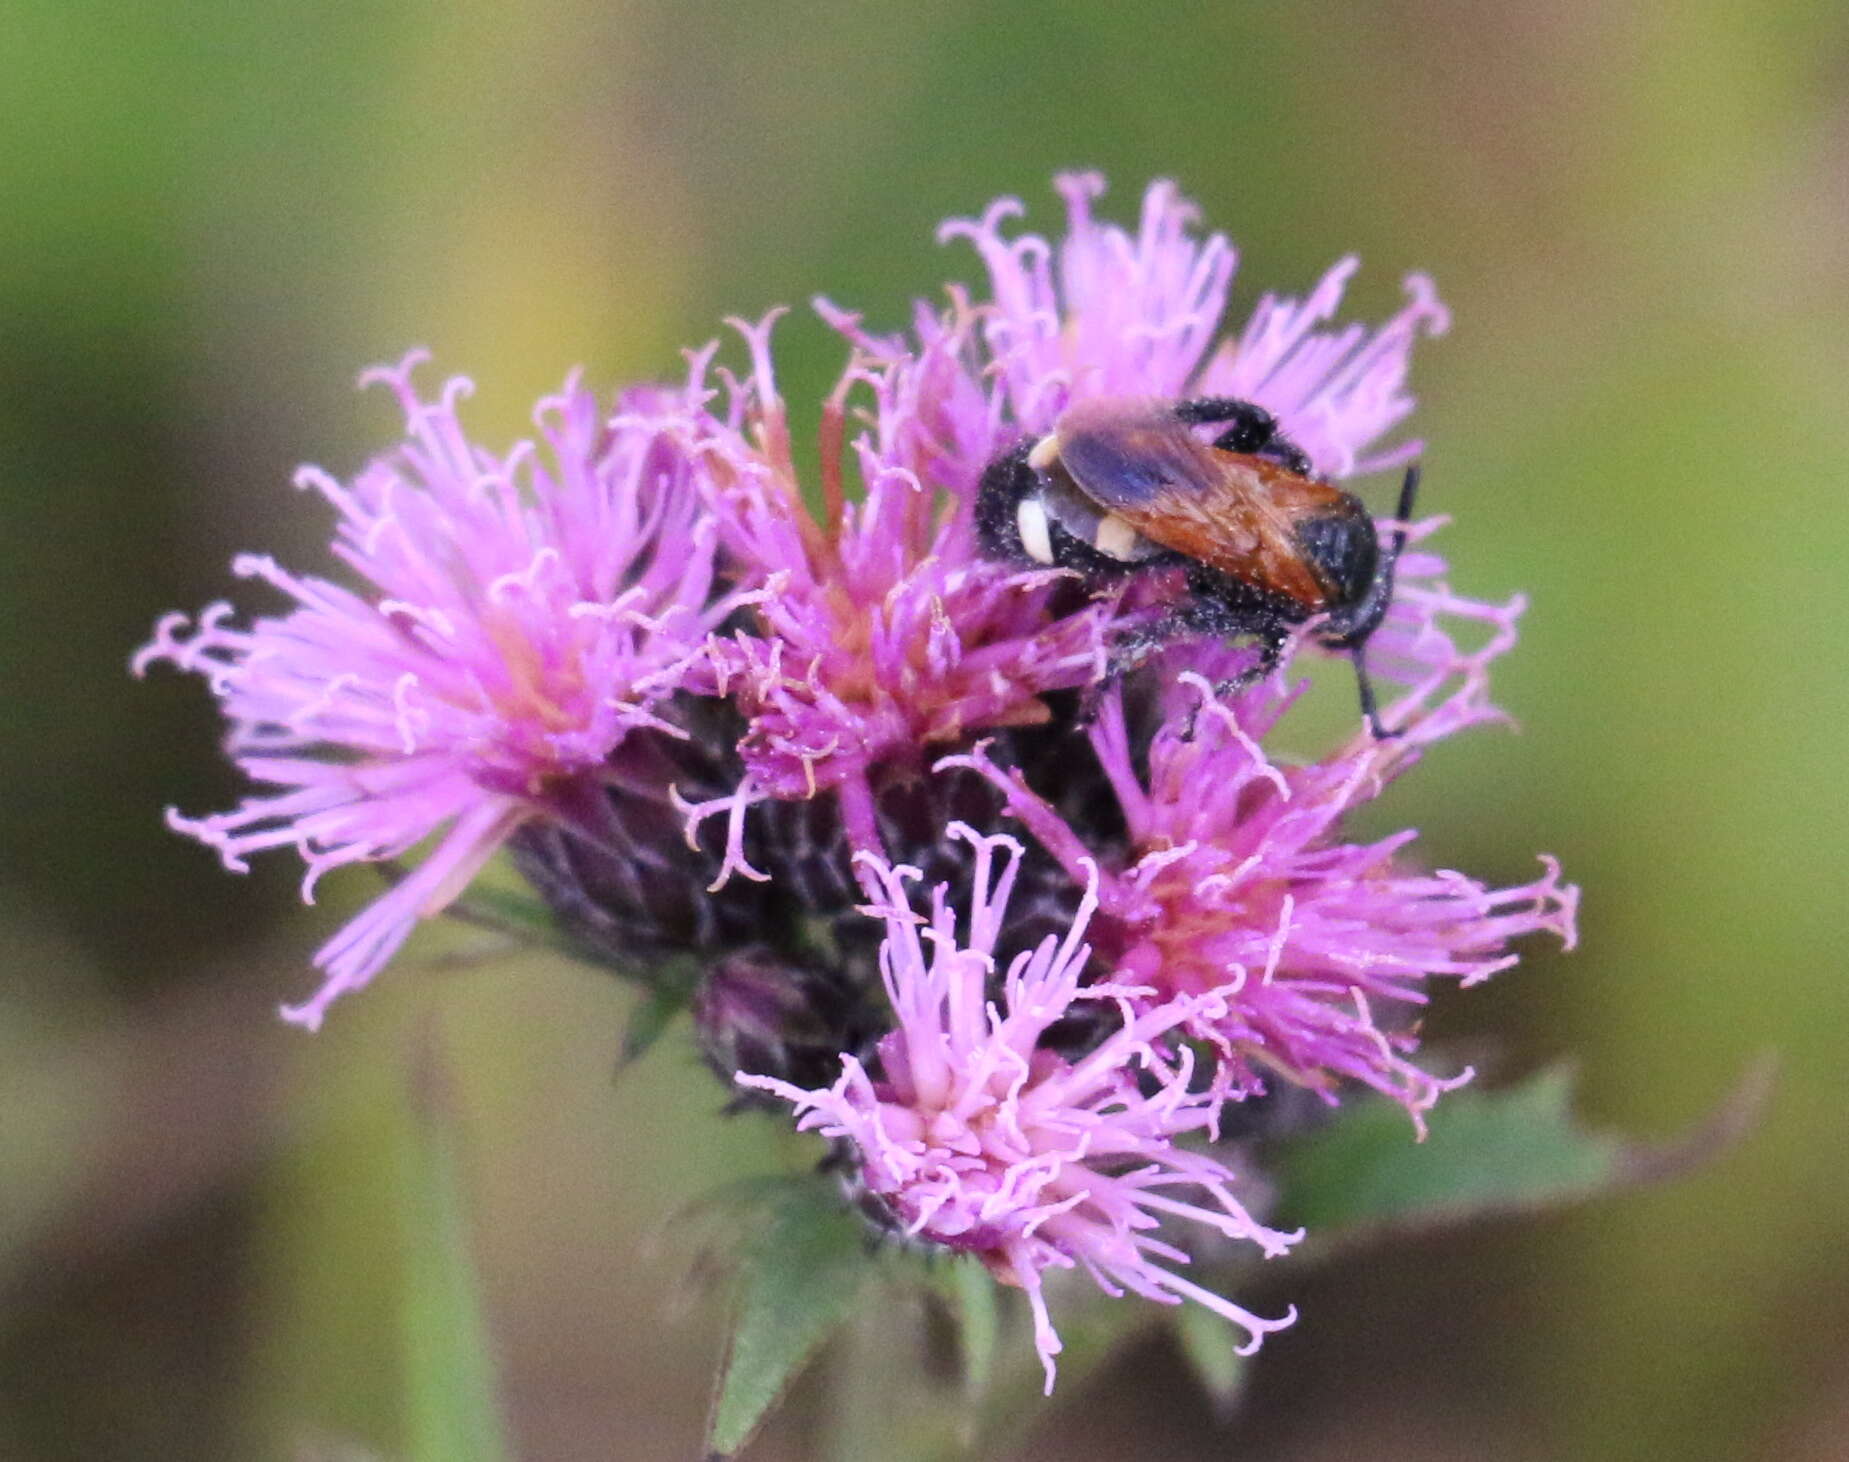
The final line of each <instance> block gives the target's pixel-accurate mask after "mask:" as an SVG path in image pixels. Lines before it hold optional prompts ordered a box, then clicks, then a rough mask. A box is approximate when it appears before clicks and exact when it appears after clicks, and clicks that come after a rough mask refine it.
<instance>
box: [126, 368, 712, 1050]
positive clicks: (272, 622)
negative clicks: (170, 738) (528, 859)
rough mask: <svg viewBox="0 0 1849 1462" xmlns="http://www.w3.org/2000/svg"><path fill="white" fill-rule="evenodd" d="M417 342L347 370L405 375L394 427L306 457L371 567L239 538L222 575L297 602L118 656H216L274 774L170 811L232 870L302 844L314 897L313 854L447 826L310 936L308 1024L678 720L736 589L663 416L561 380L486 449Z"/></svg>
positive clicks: (143, 661) (189, 664)
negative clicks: (617, 418) (666, 707)
mask: <svg viewBox="0 0 1849 1462" xmlns="http://www.w3.org/2000/svg"><path fill="white" fill-rule="evenodd" d="M424 358H425V357H424V355H423V353H421V352H418V353H414V354H412V355H411V356H409V357H407V358H406V359H405V361H404V362H403V363H402V364H400V365H399V366H397V367H396V368H393V369H379V370H374V371H370V372H368V373H367V374H366V375H364V376H362V377H361V381H362V383H363V384H371V383H382V384H384V385H386V386H388V387H389V388H390V389H391V390H392V392H393V393H394V394H395V395H396V396H397V398H398V400H399V403H400V404H401V405H402V407H403V409H404V413H405V418H406V424H407V439H406V440H405V441H404V442H403V443H402V444H401V445H400V446H398V447H397V448H395V449H393V450H392V451H391V452H389V453H387V454H386V455H384V456H382V457H380V458H378V459H377V460H375V461H374V462H373V463H371V464H370V465H369V466H367V467H366V468H365V469H363V470H362V471H361V472H360V473H359V474H358V475H357V476H356V477H355V478H354V479H353V481H352V483H351V484H350V485H343V484H342V483H340V482H338V481H336V480H335V479H334V478H332V477H331V476H329V475H328V474H327V473H325V472H322V471H319V470H318V469H314V468H308V469H304V470H303V471H302V472H301V473H300V474H299V475H298V477H297V482H298V484H299V485H300V486H303V487H308V488H312V489H314V490H315V491H316V492H318V493H320V494H321V495H322V496H323V497H324V498H325V499H326V500H327V501H328V502H329V503H330V504H331V505H332V506H333V508H334V510H335V512H336V513H337V515H338V518H339V525H338V530H337V532H336V535H335V539H334V544H333V551H334V554H335V556H336V557H338V558H339V559H341V560H342V561H343V562H344V563H345V564H346V565H347V567H348V568H349V569H351V570H352V571H353V572H354V574H356V575H357V576H358V577H359V579H361V580H363V581H364V585H365V587H364V588H363V589H360V590H357V591H356V590H353V589H348V588H345V587H342V586H340V585H338V584H334V583H331V582H329V581H327V580H325V579H320V578H312V577H305V576H298V575H295V574H291V573H289V572H287V571H286V570H284V569H282V568H281V567H279V566H278V565H277V564H276V563H275V562H274V561H272V560H271V559H269V558H265V557H259V556H256V555H245V556H241V557H240V558H238V559H237V560H236V562H235V563H234V565H233V568H234V571H235V572H236V573H237V574H238V575H239V576H241V577H246V578H258V579H261V580H263V581H264V582H266V583H268V584H269V585H271V586H272V587H274V588H276V589H278V590H280V591H281V592H282V593H283V594H284V595H286V596H287V597H288V598H289V599H291V600H293V601H294V605H293V607H292V608H291V609H290V611H289V612H288V613H287V614H285V615H283V616H281V617H265V618H260V619H258V620H256V621H255V622H254V623H253V624H251V625H250V627H249V628H239V627H237V626H236V625H235V624H233V623H232V622H231V619H230V616H231V614H232V610H231V607H230V606H229V605H227V604H222V603H221V604H215V605H213V606H211V607H210V608H209V609H207V610H206V611H205V612H204V613H203V614H201V615H200V616H199V619H198V621H197V623H196V625H195V626H194V627H193V628H192V632H191V634H190V636H188V635H187V634H186V629H187V624H188V621H187V617H186V616H184V615H171V616H169V617H167V618H166V619H164V620H162V621H161V623H160V625H159V626H158V628H157V629H156V631H155V636H154V639H153V641H152V642H151V643H150V644H148V645H147V646H146V647H144V648H143V649H142V650H141V651H140V653H139V654H137V655H136V657H135V661H134V667H135V670H136V672H137V673H140V672H141V671H143V670H144V669H145V668H146V667H147V666H148V665H150V664H152V663H154V662H155V661H158V660H169V661H172V662H173V663H174V664H176V665H178V666H179V667H180V668H182V669H184V670H192V671H197V672H198V673H200V674H202V675H204V676H206V677H207V678H208V680H209V681H210V683H211V686H212V689H213V691H214V693H215V694H217V696H218V697H219V699H220V700H221V701H222V702H223V705H224V710H225V715H226V717H227V719H228V720H229V721H230V724H231V730H230V734H229V737H228V750H229V752H230V754H231V755H232V756H233V757H234V758H235V760H236V761H237V763H238V765H239V766H240V767H241V768H243V770H244V771H245V772H246V773H247V774H248V775H249V776H250V777H251V778H252V780H254V781H256V782H258V783H260V784H263V785H264V786H266V787H270V788H275V789H277V790H275V791H273V792H268V793H265V794H262V795H255V796H251V797H249V798H247V799H246V800H245V801H244V802H243V803H242V804H240V805H239V806H238V807H237V808H235V809H234V810H232V811H230V812H224V813H218V814H215V815H213V816H209V817H201V818H193V817H185V816H181V815H180V814H179V813H177V812H174V811H172V810H170V811H169V813H168V821H169V822H170V823H171V824H172V826H173V827H175V828H176V829H178V830H179V831H181V832H185V833H188V834H190V835H191V836H193V837H196V838H198V839H199V840H200V841H201V842H204V843H206V844H207V845H209V846H211V847H213V848H216V849H217V850H218V852H219V855H220V857H221V858H222V859H223V860H224V863H225V866H226V867H228V868H231V869H233V870H236V871H240V872H241V871H243V870H244V868H245V866H246V864H245V861H244V860H245V859H246V857H247V856H248V855H249V854H251V853H253V852H257V851H260V850H262V849H264V848H271V847H278V846H282V845H290V844H292V845H294V847H295V848H296V849H297V851H298V852H299V853H300V854H301V855H302V857H303V859H304V860H305V861H306V863H307V865H308V874H307V878H306V880H305V882H304V885H303V897H304V898H305V899H309V900H310V901H312V893H313V888H314V884H315V882H316V880H317V879H318V878H319V877H320V875H321V874H322V873H324V872H325V871H326V870H328V869H329V868H333V867H337V866H339V865H341V864H344V863H354V862H362V861H370V860H378V859H390V858H397V857H400V856H401V855H403V854H405V853H406V852H408V851H409V850H411V849H412V848H414V847H415V846H416V845H417V844H419V843H420V842H422V841H424V840H425V839H426V838H430V837H432V836H433V835H436V836H437V842H436V845H435V847H434V848H433V849H432V851H431V852H430V853H429V855H428V856H427V857H426V858H425V859H424V860H423V861H422V862H421V863H420V864H419V865H418V866H417V868H416V869H415V870H414V871H413V872H412V873H411V874H409V876H407V877H405V878H404V879H403V880H402V881H401V882H399V883H398V884H397V885H396V886H395V887H393V888H392V889H390V890H389V891H388V892H386V893H385V894H383V895H381V896H380V897H379V898H378V899H376V900H374V901H373V903H372V904H371V905H370V906H369V907H367V908H366V909H365V910H364V911H363V912H362V913H361V914H360V915H359V916H358V917H357V918H355V919H353V920H352V921H351V922H350V923H349V924H347V926H346V927H345V928H343V929H342V930H341V931H340V932H339V933H338V934H337V935H335V936H334V938H333V939H331V940H330V941H329V942H328V943H327V944H326V945H325V946H324V947H323V948H322V949H321V950H320V952H319V953H318V954H317V955H316V957H315V962H316V964H318V965H319V966H320V967H321V968H322V969H324V970H325V971H326V973H327V979H326V981H325V983H324V984H323V985H322V987H321V988H320V990H319V991H318V992H317V993H316V994H315V995H314V996H313V997H312V998H311V999H309V1000H308V1001H307V1002H305V1003H303V1004H301V1005H297V1006H291V1007H285V1009H284V1014H285V1016H286V1017H287V1018H289V1019H290V1020H293V1021H296V1022H298V1023H300V1024H302V1025H305V1026H307V1027H309V1028H310V1029H313V1028H315V1027H317V1026H318V1025H319V1024H320V1022H321V1019H322V1016H323V1015H324V1013H325V1012H326V1010H327V1007H328V1005H329V1003H330V1002H331V1001H332V1000H333V999H334V998H335V997H336V996H338V995H340V994H342V993H344V992H346V991H348V990H353V989H357V988H359V987H360V986H362V985H364V984H365V983H366V982H367V981H368V980H369V979H371V977H372V976H373V975H374V974H375V973H376V972H377V971H378V970H379V968H380V967H381V966H382V965H384V964H385V962H386V961H387V960H388V959H389V958H390V957H391V955H392V953H393V952H394V951H395V950H396V949H397V948H398V946H399V945H400V944H401V943H402V942H403V941H404V939H405V937H406V936H407V935H408V934H409V933H410V931H411V929H412V927H413V926H414V925H415V923H416V922H417V920H418V919H420V918H425V917H428V916H430V915H432V914H434V913H437V912H439V911H440V910H441V909H442V908H443V907H444V906H445V905H446V904H448V903H449V901H450V900H451V899H453V898H454V897H455V896H456V895H457V894H458V893H459V892H460V891H461V890H462V888H463V887H464V886H465V885H466V884H467V882H468V881H469V879H470V878H471V877H472V876H473V875H474V874H475V873H476V871H477V870H479V869H480V867H481V866H482V864H483V863H484V862H485V861H486V860H487V859H488V858H489V857H490V856H491V855H492V854H493V853H494V851H495V849H496V848H498V847H499V846H500V845H501V844H502V843H503V842H504V841H505V840H506V838H507V837H508V835H509V834H510V833H511V832H512V831H513V830H514V829H515V828H517V827H518V826H519V825H520V824H522V823H523V822H525V821H527V820H528V819H530V818H533V817H535V816H538V815H541V814H542V813H545V812H546V811H548V810H549V809H551V808H553V807H555V806H557V805H559V803H560V801H561V793H562V791H563V789H564V788H565V787H566V786H567V785H568V784H570V783H572V782H574V781H577V780H582V779H586V778H590V779H594V778H596V777H597V776H598V773H599V769H600V768H601V767H602V765H603V764H604V761H605V759H606V758H607V757H608V756H609V754H610V752H611V750H612V748H614V747H615V746H616V745H617V744H618V743H619V742H621V741H622V739H623V738H624V736H625V735H626V734H627V733H628V732H629V731H630V730H631V729H632V728H635V727H638V726H653V727H658V728H662V729H668V730H672V728H669V727H665V726H664V723H663V722H662V721H661V720H660V719H659V718H658V716H657V715H656V714H655V711H654V709H653V708H654V707H655V706H656V705H657V703H658V702H659V701H660V700H661V699H662V698H663V697H664V696H666V695H668V694H669V693H670V692H672V691H673V690H675V689H676V688H677V687H679V686H680V685H681V684H682V683H683V682H684V681H685V680H687V678H688V676H689V673H690V670H691V668H692V666H693V663H694V660H695V658H696V657H697V656H698V654H699V653H700V648H701V646H702V644H703V641H704V638H705V636H706V634H707V633H708V632H709V631H710V630H711V629H712V628H713V627H714V626H715V625H716V624H717V623H718V622H719V620H720V619H722V618H723V617H724V614H725V613H726V612H727V609H728V606H727V605H726V604H724V603H723V602H715V598H714V553H715V544H716V533H715V527H714V524H713V522H712V521H711V519H710V518H709V517H708V516H707V515H706V514H705V512H704V510H703V509H702V507H701V504H700V499H699V495H698V493H697V492H695V491H694V490H693V488H692V487H691V485H690V483H689V482H688V481H687V476H688V470H689V469H688V467H687V465H686V463H685V462H684V460H682V459H680V458H677V457H676V456H675V455H674V454H673V453H672V452H671V450H670V449H669V447H668V444H667V443H666V442H665V441H663V440H662V439H661V438H660V437H659V436H658V435H657V434H655V433H652V432H650V431H647V430H645V429H642V428H640V427H637V426H633V425H629V426H625V425H622V424H620V423H617V424H609V423H606V421H605V418H604V413H603V412H602V411H601V410H600V409H599V407H598V404H597V401H596V399H595V398H594V397H593V396H592V394H591V393H590V392H589V391H587V390H586V389H584V388H583V387H582V386H581V385H579V384H578V382H577V379H576V378H575V377H573V378H572V379H571V380H569V381H568V382H567V383H566V385H565V388H564V389H563V391H561V392H560V393H559V394H558V395H557V396H554V397H551V398H549V399H548V400H546V401H544V402H542V403H541V404H540V406H539V408H538V410H537V412H536V413H535V419H536V422H537V425H538V427H539V433H540V437H541V439H542V442H543V447H542V446H536V445H535V444H534V443H533V442H531V441H523V442H521V443H519V444H518V445H516V446H515V447H514V448H513V450H512V451H510V452H509V453H507V455H506V456H504V457H496V456H494V455H492V454H490V453H488V452H486V451H484V450H482V449H481V448H480V447H477V446H475V445H473V444H472V443H471V442H470V441H469V440H468V439H467V437H466V436H465V435H464V434H463V431H462V427H461V425H460V423H459V422H458V420H457V415H456V405H457V402H458V401H459V400H460V399H461V398H462V397H463V396H466V395H467V394H468V393H469V391H470V389H471V387H470V385H469V383H468V382H467V381H466V380H463V379H461V378H456V379H453V380H451V381H450V382H449V383H448V385H447V386H446V387H445V388H444V390H443V393H442V396H441V398H440V399H439V400H438V401H435V402H426V401H424V400H422V399H420V397H419V396H418V394H417V392H416V390H415V388H414V387H413V386H412V384H411V374H412V371H413V369H414V367H415V366H416V365H417V364H419V363H420V362H421V361H422V360H423V359H424Z"/></svg>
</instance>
